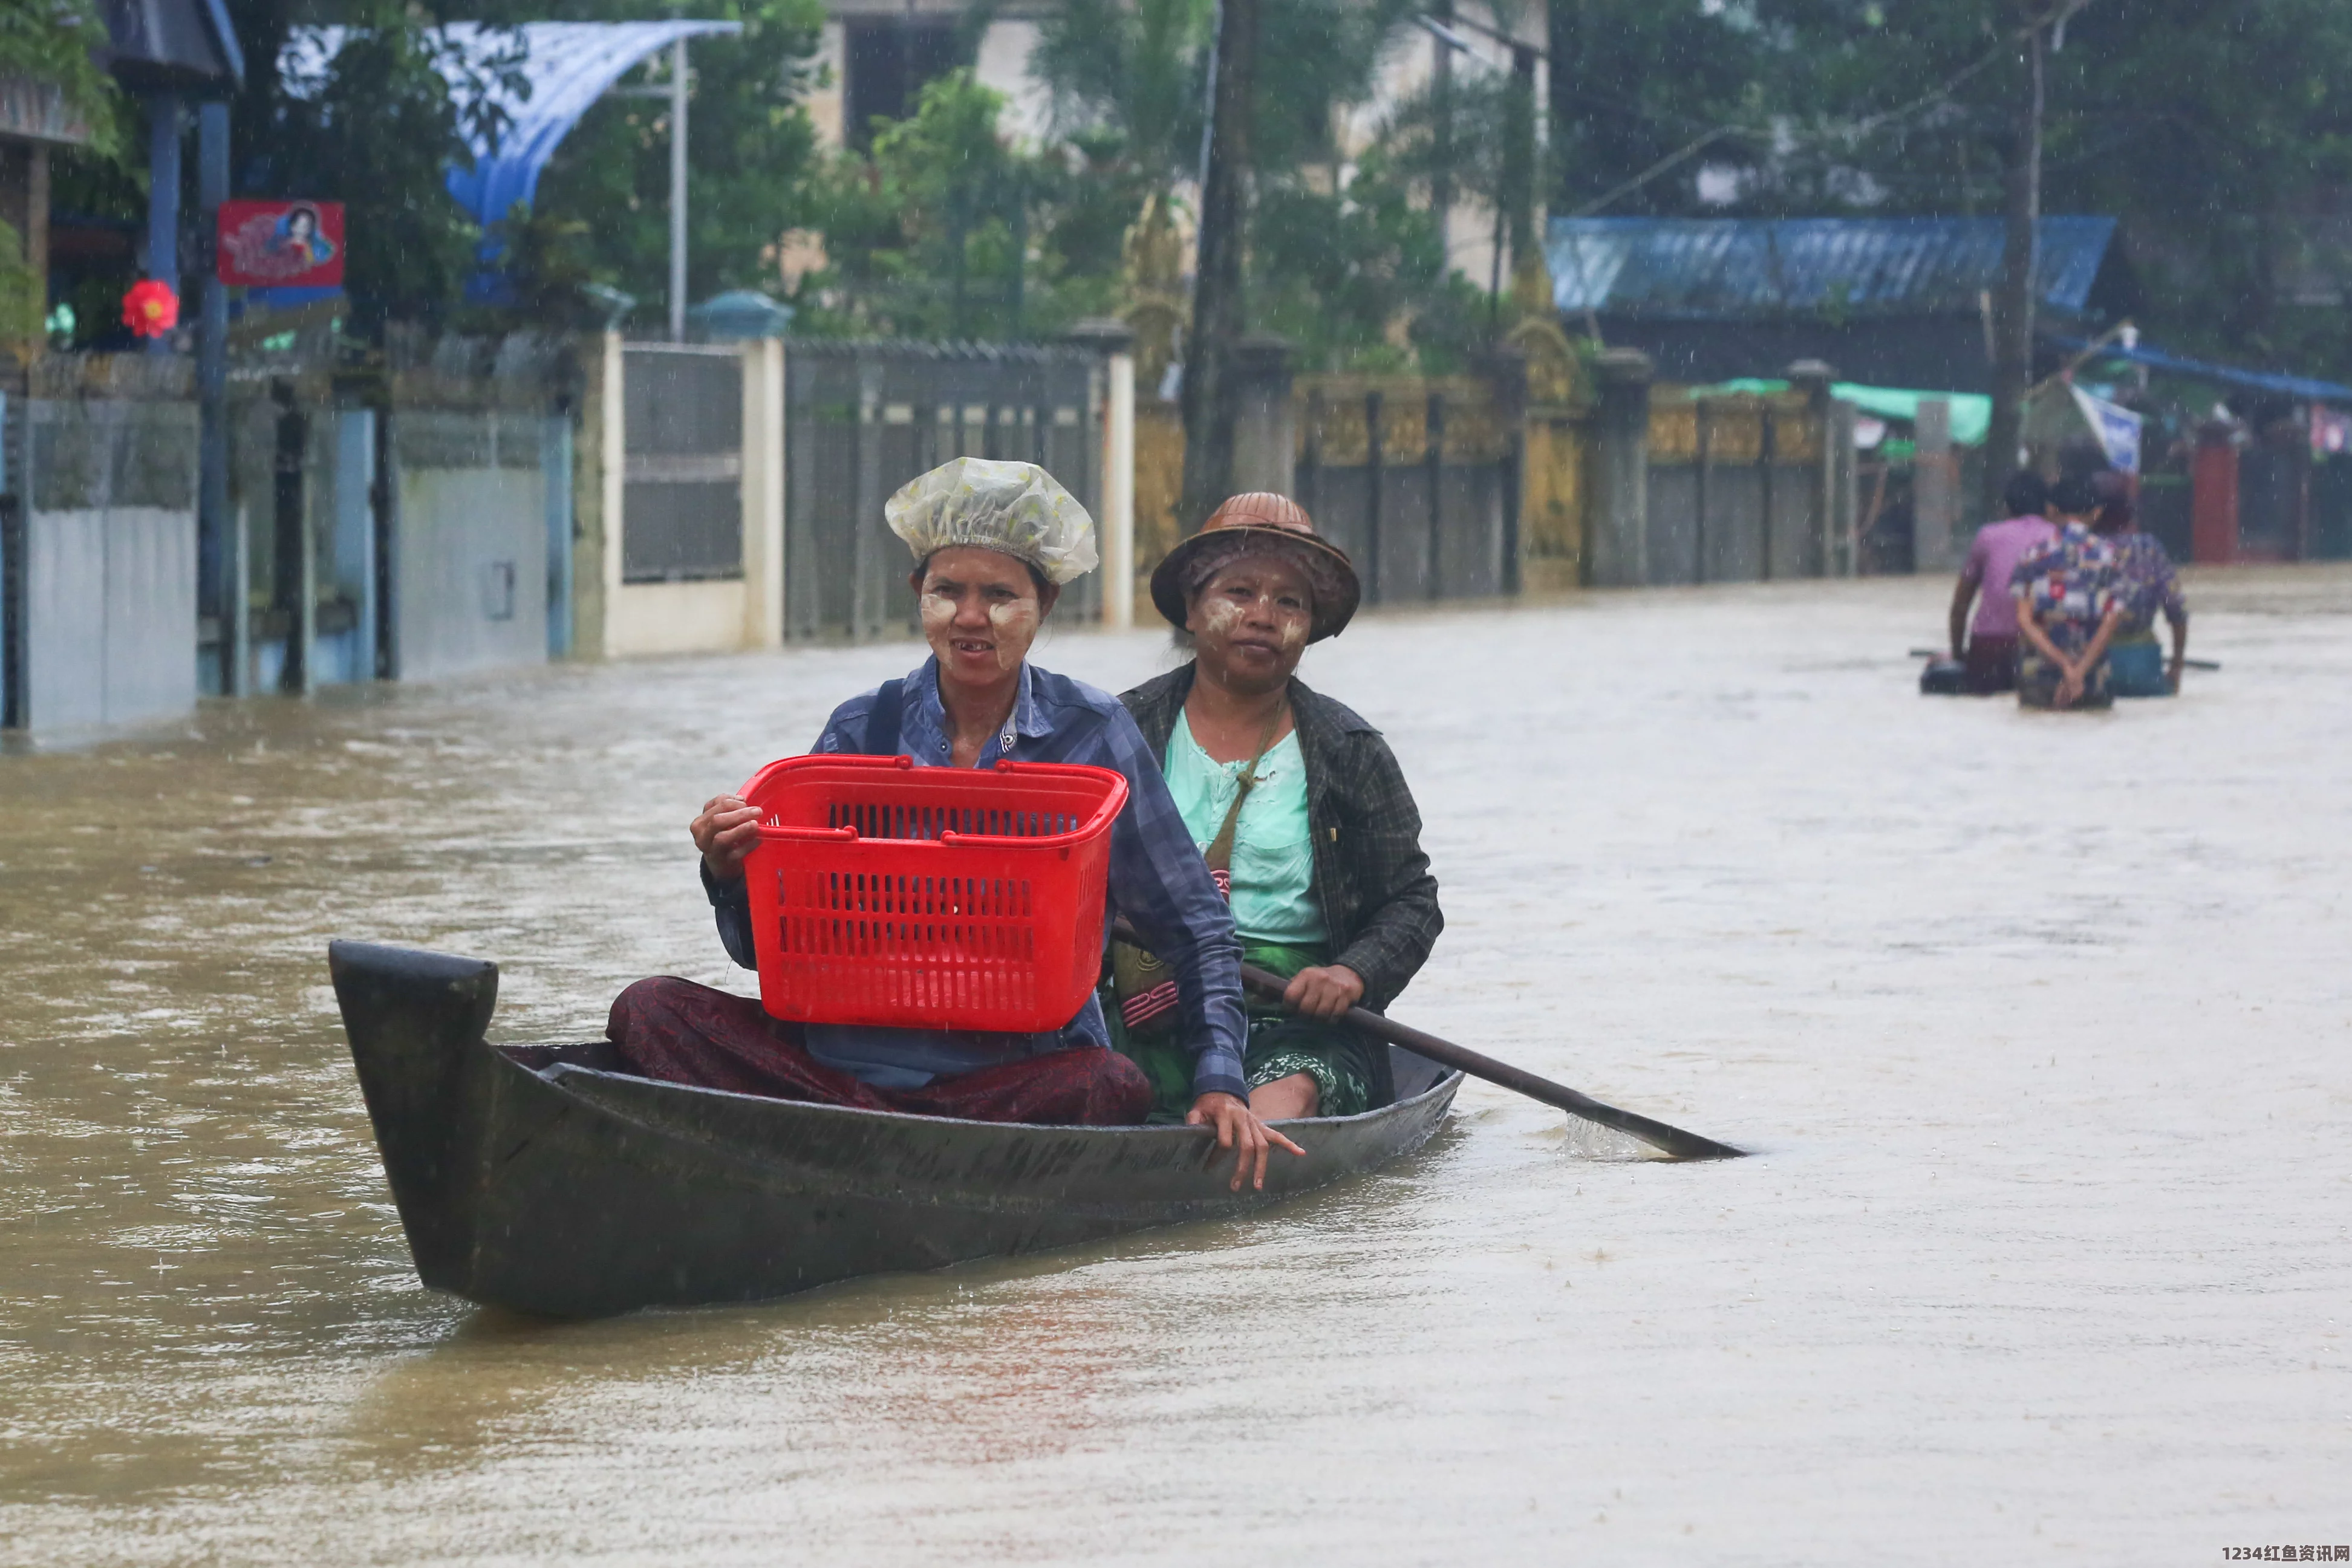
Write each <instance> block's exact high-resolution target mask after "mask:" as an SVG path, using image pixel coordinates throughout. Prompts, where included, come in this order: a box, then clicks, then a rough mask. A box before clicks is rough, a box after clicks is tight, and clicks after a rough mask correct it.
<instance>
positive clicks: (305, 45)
mask: <svg viewBox="0 0 2352 1568" xmlns="http://www.w3.org/2000/svg"><path fill="white" fill-rule="evenodd" d="M742 30H743V25H742V24H741V23H740V22H683V21H667V22H526V23H524V24H523V25H522V26H520V27H490V26H482V25H480V24H478V23H474V22H451V23H449V24H447V25H446V26H443V27H440V28H438V29H436V31H437V33H438V35H439V36H440V37H442V38H443V39H445V40H446V42H447V43H448V44H449V45H450V46H451V47H450V48H449V51H448V54H447V57H446V58H445V60H444V74H445V75H446V77H447V78H448V80H449V85H450V88H451V89H452V90H453V91H456V92H458V93H462V94H468V95H470V94H471V93H472V92H473V91H474V90H475V89H474V86H473V84H474V82H475V81H477V80H481V79H484V78H487V79H488V80H489V82H490V84H491V85H490V87H489V89H488V94H487V96H488V100H489V101H490V102H491V103H493V104H495V105H496V106H497V107H498V108H499V109H500V110H504V111H505V113H506V115H507V117H508V123H507V125H506V127H505V129H504V130H503V131H501V132H500V133H499V141H498V144H497V145H496V146H495V147H492V146H491V145H489V144H488V142H487V141H480V140H477V141H476V142H475V144H474V162H473V165H472V166H471V167H470V168H459V167H456V166H452V167H451V169H450V170H449V175H448V184H449V193H450V194H451V195H453V196H455V197H457V202H458V204H459V205H461V206H463V207H464V208H465V209H466V210H467V212H468V213H471V214H473V216H474V221H475V222H477V223H478V224H480V225H482V226H483V227H485V228H488V226H489V225H492V224H495V223H497V222H498V221H499V219H500V218H503V217H505V216H506V215H507V214H508V212H509V210H510V209H511V208H512V207H513V206H514V204H516V203H517V202H522V203H525V204H528V203H529V202H530V200H531V198H532V196H533V195H534V194H536V193H537V192H538V190H539V174H540V171H541V170H542V169H544V168H545V167H546V166H547V161H548V159H550V158H551V157H553V156H554V154H555V149H556V146H557V144H558V143H560V142H562V140H563V138H564V137H565V136H566V135H568V134H569V133H570V132H571V130H572V127H573V126H575V125H577V124H579V123H580V117H581V116H582V115H583V114H585V113H587V112H588V110H589V108H590V106H591V105H593V103H594V102H595V101H596V100H597V99H600V98H602V97H604V92H605V90H606V89H609V88H610V87H611V86H612V85H613V84H614V82H616V81H618V80H620V79H621V78H622V77H624V76H625V75H627V74H628V72H629V71H630V70H631V69H632V68H635V66H636V65H637V63H638V62H639V61H641V60H643V59H645V58H646V57H647V56H648V55H653V54H656V53H658V52H660V51H661V50H663V49H666V48H667V47H669V46H670V45H672V44H674V43H676V42H677V40H678V39H680V38H691V37H700V36H704V35H707V34H712V33H740V32H741V31H742ZM344 37H345V33H344V29H342V28H341V27H304V28H297V29H296V30H295V31H294V32H293V33H292V34H291V35H290V36H289V38H288V40H287V45H286V52H285V55H284V56H283V57H282V58H281V62H280V68H281V70H282V72H283V74H284V77H285V78H286V83H287V87H288V90H289V91H293V92H297V93H299V92H301V91H303V90H304V88H305V84H307V83H315V82H317V81H319V80H320V79H321V78H323V77H324V75H325V72H326V68H327V65H328V63H329V62H330V61H331V60H332V59H333V58H334V57H335V55H336V53H337V51H339V50H340V49H341V47H342V46H343V39H344ZM518 42H520V45H521V47H522V59H521V60H520V62H519V64H518V65H517V67H516V69H517V70H518V71H519V72H520V75H521V77H522V78H523V80H524V82H525V83H526V84H528V89H529V91H528V94H527V96H523V97H520V98H518V97H516V96H514V95H512V94H510V93H509V92H507V91H506V90H505V89H504V88H503V87H502V86H500V85H499V83H498V81H497V78H496V76H495V74H493V72H492V68H493V66H494V64H495V63H496V62H497V61H499V60H501V59H504V58H505V57H507V56H508V55H509V54H510V53H512V52H513V50H514V48H515V46H516V45H517V43H518ZM321 194H325V193H321ZM477 282H478V283H479V282H480V280H479V279H477Z"/></svg>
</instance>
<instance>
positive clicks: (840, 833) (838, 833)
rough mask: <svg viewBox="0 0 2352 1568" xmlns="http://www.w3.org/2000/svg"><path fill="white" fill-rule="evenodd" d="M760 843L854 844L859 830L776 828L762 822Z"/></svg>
mask: <svg viewBox="0 0 2352 1568" xmlns="http://www.w3.org/2000/svg"><path fill="white" fill-rule="evenodd" d="M760 841H761V843H763V844H791V843H803V844H807V843H819V844H854V843H856V841H857V830H856V828H774V827H770V826H769V825H768V824H766V823H765V822H762V823H761V824H760Z"/></svg>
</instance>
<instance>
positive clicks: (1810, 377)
mask: <svg viewBox="0 0 2352 1568" xmlns="http://www.w3.org/2000/svg"><path fill="white" fill-rule="evenodd" d="M1784 373H1785V374H1786V375H1787V377H1788V381H1789V385H1790V387H1792V388H1793V389H1795V390H1796V391H1797V392H1801V393H1803V394H1804V399H1805V407H1806V410H1807V412H1808V415H1809V417H1810V419H1811V423H1812V426H1813V436H1814V439H1815V440H1817V441H1818V442H1820V444H1821V450H1820V452H1819V453H1818V454H1817V455H1818V457H1819V459H1820V460H1819V461H1818V462H1817V463H1816V464H1815V465H1814V466H1813V516H1812V525H1813V526H1812V529H1811V533H1812V551H1813V560H1812V573H1811V575H1813V576H1816V577H1835V576H1837V575H1838V565H1837V557H1838V548H1839V538H1840V536H1839V533H1838V520H1839V519H1838V441H1837V434H1838V433H1837V423H1838V420H1837V410H1836V408H1835V406H1834V404H1835V403H1836V402H1837V400H1836V399H1835V398H1834V397H1832V395H1831V393H1830V383H1831V382H1834V381H1836V380H1837V371H1834V370H1832V368H1830V366H1829V365H1827V364H1825V363H1823V362H1822V361H1820V360H1799V361H1797V362H1796V363H1794V364H1792V365H1790V367H1789V368H1788V370H1787V371H1785V372H1784ZM1846 445H1847V451H1848V455H1849V456H1851V454H1852V449H1853V442H1852V441H1851V440H1849V441H1848V442H1847V443H1846Z"/></svg>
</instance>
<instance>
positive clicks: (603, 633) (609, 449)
mask: <svg viewBox="0 0 2352 1568" xmlns="http://www.w3.org/2000/svg"><path fill="white" fill-rule="evenodd" d="M625 369H626V367H625V365H624V363H623V355H622V352H621V335H620V334H619V333H618V332H607V333H605V334H604V373H603V374H602V375H601V376H599V377H598V378H597V379H598V381H599V382H600V383H601V387H602V396H603V399H604V408H603V413H604V418H603V419H602V420H600V421H598V424H599V425H600V427H601V428H600V429H599V431H598V435H597V444H598V446H599V448H600V450H599V451H598V453H597V455H596V457H597V465H598V468H599V470H600V473H599V475H598V477H599V478H600V479H601V480H602V481H603V486H602V488H603V497H602V503H601V505H600V506H599V507H598V510H599V511H600V512H601V513H602V514H603V517H602V520H603V523H604V528H603V538H602V539H601V541H600V543H601V546H602V548H603V550H604V574H603V580H604V602H603V604H602V605H601V606H600V611H601V613H600V614H599V615H598V616H597V620H598V621H599V622H600V624H599V625H598V627H597V629H596V630H597V637H596V646H597V648H598V650H599V651H600V652H601V653H604V656H605V657H606V658H608V659H609V658H611V657H613V656H614V653H616V652H617V650H615V649H614V646H613V628H614V622H615V620H616V619H617V617H615V616H614V613H613V607H614V604H615V603H616V602H618V601H619V600H620V597H621V533H622V530H623V529H624V528H627V527H628V518H627V517H625V516H624V515H623V510H624V507H625V504H626V502H627V497H628V470H629V439H628V438H629V421H628V402H627V400H626V395H625Z"/></svg>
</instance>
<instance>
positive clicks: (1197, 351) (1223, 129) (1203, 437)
mask: <svg viewBox="0 0 2352 1568" xmlns="http://www.w3.org/2000/svg"><path fill="white" fill-rule="evenodd" d="M1209 74H1210V87H1209V129H1208V133H1207V135H1206V136H1205V137H1204V138H1203V146H1202V160H1201V162H1202V171H1201V238H1200V249H1199V253H1198V256H1197V257H1196V259H1195V261H1194V263H1193V282H1192V340H1191V341H1190V342H1188V343H1187V344H1186V345H1185V348H1184V389H1183V409H1184V493H1183V497H1182V499H1181V501H1180V502H1179V503H1178V505H1177V513H1178V520H1179V521H1180V522H1181V524H1182V525H1183V526H1184V527H1185V528H1196V527H1198V526H1199V525H1200V523H1201V522H1202V519H1204V518H1205V517H1208V515H1209V513H1210V512H1211V511H1212V510H1213V509H1214V508H1215V507H1216V505H1217V503H1218V502H1220V501H1222V500H1223V499H1224V498H1225V496H1226V493H1227V492H1228V491H1229V490H1231V489H1232V487H1233V476H1234V414H1235V408H1236V399H1235V396H1234V350H1235V348H1236V347H1237V345H1238V344H1239V343H1240V341H1241V335H1242V326H1243V301H1242V246H1243V242H1244V238H1245V237H1246V236H1245V232H1244V231H1245V228H1246V225H1247V221H1248V215H1249V188H1248V182H1249V167H1250V111H1251V95H1252V90H1253V88H1254V86H1255V78H1256V75H1257V0H1220V3H1219V5H1218V6H1217V40H1216V47H1215V50H1214V53H1213V55H1212V56H1211V63H1210V67H1209Z"/></svg>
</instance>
